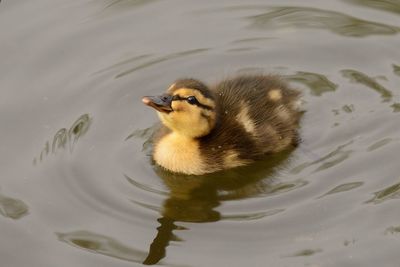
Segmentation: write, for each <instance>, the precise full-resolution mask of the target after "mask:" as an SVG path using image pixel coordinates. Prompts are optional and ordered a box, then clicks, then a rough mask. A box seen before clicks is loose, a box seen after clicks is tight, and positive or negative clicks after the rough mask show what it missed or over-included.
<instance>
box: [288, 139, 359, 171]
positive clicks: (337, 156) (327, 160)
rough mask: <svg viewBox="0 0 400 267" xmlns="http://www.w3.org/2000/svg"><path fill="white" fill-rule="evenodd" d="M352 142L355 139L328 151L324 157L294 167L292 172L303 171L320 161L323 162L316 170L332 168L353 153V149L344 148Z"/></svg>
mask: <svg viewBox="0 0 400 267" xmlns="http://www.w3.org/2000/svg"><path fill="white" fill-rule="evenodd" d="M352 143H353V141H350V142H348V143H346V144H344V145H340V146H338V147H337V148H336V149H335V150H334V151H332V152H330V153H328V154H327V155H325V156H323V157H322V158H320V159H317V160H315V161H312V162H305V163H302V164H300V165H298V166H296V167H294V168H293V169H292V170H291V171H290V172H291V173H293V174H298V173H300V172H302V171H303V170H304V169H306V168H308V167H310V166H313V165H316V164H319V163H321V164H320V166H319V167H318V168H317V169H316V170H315V171H314V172H317V171H321V170H325V169H328V168H331V167H333V166H336V165H338V164H339V163H341V162H343V161H344V160H346V159H348V158H349V157H350V155H351V153H353V150H344V148H345V147H347V146H349V145H350V144H352Z"/></svg>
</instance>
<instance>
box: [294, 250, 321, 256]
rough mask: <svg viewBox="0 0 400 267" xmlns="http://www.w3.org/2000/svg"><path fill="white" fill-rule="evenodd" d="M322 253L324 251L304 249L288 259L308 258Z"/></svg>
mask: <svg viewBox="0 0 400 267" xmlns="http://www.w3.org/2000/svg"><path fill="white" fill-rule="evenodd" d="M321 252H322V249H303V250H300V251H298V252H295V253H293V254H291V255H288V256H286V257H308V256H312V255H314V254H317V253H321Z"/></svg>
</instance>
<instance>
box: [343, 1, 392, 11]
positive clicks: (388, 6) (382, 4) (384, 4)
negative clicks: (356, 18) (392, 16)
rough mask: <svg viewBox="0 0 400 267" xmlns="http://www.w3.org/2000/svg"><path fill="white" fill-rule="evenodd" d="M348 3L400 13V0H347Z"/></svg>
mask: <svg viewBox="0 0 400 267" xmlns="http://www.w3.org/2000/svg"><path fill="white" fill-rule="evenodd" d="M345 1H346V2H348V3H351V4H354V5H358V6H362V7H369V8H373V9H377V10H383V11H389V12H392V13H396V14H400V3H399V1H398V0H384V1H382V0H345Z"/></svg>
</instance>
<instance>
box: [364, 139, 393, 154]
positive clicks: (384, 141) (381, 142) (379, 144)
mask: <svg viewBox="0 0 400 267" xmlns="http://www.w3.org/2000/svg"><path fill="white" fill-rule="evenodd" d="M392 141H393V139H392V138H385V139H382V140H379V141H378V142H376V143H373V144H372V145H370V146H369V147H368V148H367V151H368V152H370V151H374V150H375V149H378V148H381V147H383V146H385V145H387V144H389V143H390V142H392Z"/></svg>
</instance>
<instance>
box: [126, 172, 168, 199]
mask: <svg viewBox="0 0 400 267" xmlns="http://www.w3.org/2000/svg"><path fill="white" fill-rule="evenodd" d="M124 176H125V179H126V180H127V181H128V182H129V183H130V184H131V185H133V186H135V187H136V188H139V189H141V190H144V191H146V192H150V193H155V194H157V195H161V196H168V195H169V194H168V192H165V191H161V190H158V189H155V188H152V187H151V186H148V185H145V184H142V183H140V182H138V181H135V180H134V179H132V178H131V177H129V176H128V175H126V174H124Z"/></svg>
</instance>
